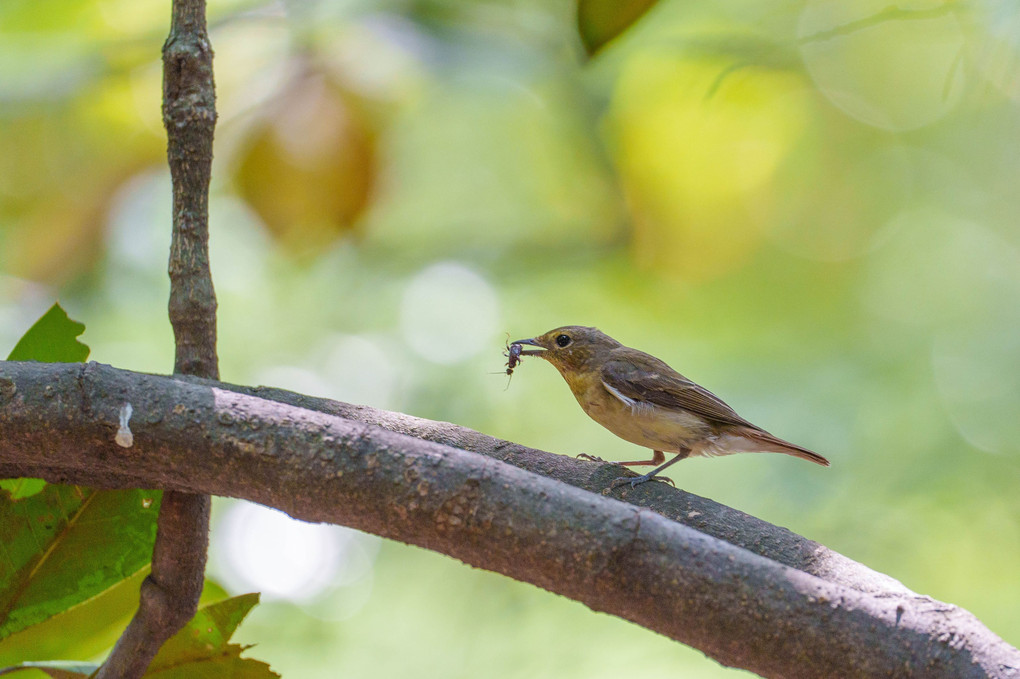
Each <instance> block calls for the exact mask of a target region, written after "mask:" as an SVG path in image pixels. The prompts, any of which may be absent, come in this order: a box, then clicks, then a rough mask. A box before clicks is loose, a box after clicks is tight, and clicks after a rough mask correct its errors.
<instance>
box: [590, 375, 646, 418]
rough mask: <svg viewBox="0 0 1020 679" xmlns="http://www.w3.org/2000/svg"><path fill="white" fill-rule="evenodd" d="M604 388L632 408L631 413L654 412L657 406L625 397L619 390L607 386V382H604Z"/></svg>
mask: <svg viewBox="0 0 1020 679" xmlns="http://www.w3.org/2000/svg"><path fill="white" fill-rule="evenodd" d="M602 386H603V387H605V388H606V391H608V392H609V393H610V394H612V395H613V396H614V397H615V398H616V399H617V400H618V401H619V402H620V403H622V404H623V405H625V406H627V407H628V408H630V411H631V412H632V413H633V412H637V411H639V410H652V409H654V408H655V405H654V404H652V403H648V402H647V401H638V400H637V399H634V398H630V397H629V396H624V395H623V394H621V393H620V391H619V390H618V389H614V388H613V387H612V386H611V385H609V384H607V383H606V381H605V380H602Z"/></svg>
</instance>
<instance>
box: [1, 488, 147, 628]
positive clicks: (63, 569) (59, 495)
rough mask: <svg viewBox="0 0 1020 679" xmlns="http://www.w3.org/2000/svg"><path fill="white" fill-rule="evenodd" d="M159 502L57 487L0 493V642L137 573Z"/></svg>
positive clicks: (132, 494) (142, 493) (138, 494)
mask: <svg viewBox="0 0 1020 679" xmlns="http://www.w3.org/2000/svg"><path fill="white" fill-rule="evenodd" d="M159 498H160V493H159V492H158V491H146V490H113V491H97V490H92V489H90V488H83V487H80V486H64V485H59V484H47V485H46V487H45V488H43V490H42V491H41V492H39V493H37V494H35V495H32V496H31V497H27V498H22V499H20V500H14V499H12V498H11V497H10V496H9V495H7V494H6V493H0V639H3V638H4V637H7V636H9V635H10V634H13V633H14V632H17V631H18V630H22V629H24V628H26V627H28V626H29V625H33V624H35V623H37V622H41V621H43V620H46V619H47V618H49V617H51V616H53V615H55V614H56V613H59V612H61V611H63V610H66V609H68V608H70V607H71V606H74V605H75V604H79V603H81V602H82V601H85V600H86V599H89V598H91V597H93V596H95V595H97V594H99V593H100V592H102V591H104V590H105V589H107V588H108V587H111V586H112V585H114V584H116V583H118V582H120V581H121V580H123V579H124V578H127V577H129V576H130V575H132V574H133V573H135V572H137V571H138V570H139V569H140V568H143V567H144V566H145V565H146V564H147V563H148V562H149V560H150V559H151V557H152V545H153V542H154V541H155V537H156V515H157V512H158V510H159Z"/></svg>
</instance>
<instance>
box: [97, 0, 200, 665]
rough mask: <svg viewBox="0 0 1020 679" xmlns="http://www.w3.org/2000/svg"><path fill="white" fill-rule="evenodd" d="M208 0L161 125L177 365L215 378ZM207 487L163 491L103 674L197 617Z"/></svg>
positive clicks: (179, 9) (148, 652)
mask: <svg viewBox="0 0 1020 679" xmlns="http://www.w3.org/2000/svg"><path fill="white" fill-rule="evenodd" d="M212 56H213V55H212V48H211V46H210V44H209V36H208V32H207V30H206V21H205V0H173V18H172V22H171V26H170V35H169V36H168V38H167V41H166V43H165V44H164V45H163V123H164V125H165V127H166V130H167V159H168V161H169V164H170V174H171V177H172V178H173V237H172V242H171V245H170V263H169V274H170V303H169V314H170V323H171V325H173V329H174V341H175V345H176V356H175V359H174V372H175V373H179V374H185V375H195V376H199V377H206V378H210V379H216V378H218V377H219V367H218V362H217V357H216V293H215V292H214V290H213V284H212V274H211V272H210V270H209V178H210V174H211V169H212V145H213V130H214V128H215V126H216V94H215V88H214V85H213V71H212ZM209 504H210V498H209V496H208V495H194V494H190V493H181V492H177V491H167V492H166V493H164V495H163V501H162V505H161V507H160V511H159V518H158V520H157V529H156V544H155V546H154V548H153V555H152V572H151V574H150V575H149V576H148V577H147V578H146V579H145V581H144V582H143V583H142V590H141V597H140V600H139V605H138V611H137V612H136V613H135V616H134V618H133V619H132V620H131V623H130V624H129V625H128V627H127V629H125V630H124V634H123V635H122V636H121V638H120V640H119V641H118V642H117V645H116V646H115V647H114V649H113V651H112V652H111V653H110V657H109V658H107V661H106V662H105V663H104V664H103V666H102V668H100V670H99V672H98V674H97V677H99V679H111V678H112V677H140V676H141V675H142V674H144V672H145V670H146V668H147V667H148V666H149V663H150V662H151V661H152V658H153V657H155V655H156V652H157V651H159V648H160V647H161V646H162V645H163V643H164V642H165V641H166V640H167V639H169V638H170V637H171V636H173V634H174V633H176V632H177V631H178V630H179V629H180V628H181V627H183V626H184V625H185V623H187V622H188V620H190V619H191V618H192V617H193V616H194V615H195V610H196V609H197V607H198V598H199V595H200V594H201V593H202V583H203V579H204V573H205V560H206V552H207V550H208V546H209Z"/></svg>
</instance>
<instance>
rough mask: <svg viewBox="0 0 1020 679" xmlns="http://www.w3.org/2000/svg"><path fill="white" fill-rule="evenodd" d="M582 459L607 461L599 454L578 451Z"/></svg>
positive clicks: (579, 457)
mask: <svg viewBox="0 0 1020 679" xmlns="http://www.w3.org/2000/svg"><path fill="white" fill-rule="evenodd" d="M576 457H577V458H578V459H580V460H591V461H592V462H605V460H603V459H602V458H601V457H599V456H598V455H589V454H588V453H578V454H577V456H576Z"/></svg>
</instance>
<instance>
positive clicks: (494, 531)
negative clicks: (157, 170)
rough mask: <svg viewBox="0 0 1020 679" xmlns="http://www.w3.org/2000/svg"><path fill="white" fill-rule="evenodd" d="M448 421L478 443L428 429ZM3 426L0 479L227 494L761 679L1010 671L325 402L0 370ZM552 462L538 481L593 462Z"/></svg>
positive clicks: (939, 616) (697, 537) (764, 561)
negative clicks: (503, 582) (128, 410)
mask: <svg viewBox="0 0 1020 679" xmlns="http://www.w3.org/2000/svg"><path fill="white" fill-rule="evenodd" d="M275 395H276V396H280V394H279V393H277V394H275ZM124 402H130V403H131V404H132V406H133V407H134V411H135V413H136V414H137V416H136V418H135V419H134V420H133V422H134V426H132V430H133V433H134V441H135V443H134V446H133V447H131V448H121V447H120V446H118V445H116V444H115V443H114V437H115V434H116V431H117V428H118V412H119V409H120V406H121V405H122V404H123V403H124ZM320 405H322V404H321V403H320ZM366 419H368V418H367V417H366ZM419 422H420V421H419ZM421 426H424V425H423V424H422V425H421ZM446 427H449V432H450V434H449V436H451V437H452V438H453V439H458V438H463V437H468V438H470V437H471V436H472V434H471V433H469V432H466V431H465V430H460V429H458V428H454V427H451V426H450V425H442V424H439V423H432V424H431V425H428V427H426V428H432V429H433V431H434V432H435V431H438V430H439V429H443V428H446ZM0 431H2V432H3V436H2V437H0V475H2V476H25V475H29V476H39V477H43V478H46V479H48V480H50V481H57V482H75V483H86V484H90V485H95V486H101V487H158V488H167V489H172V490H176V491H181V492H192V493H211V494H217V495H225V496H230V497H240V498H246V499H249V500H253V501H255V502H260V503H262V504H266V505H270V506H274V507H278V508H280V509H282V510H284V511H286V512H287V513H289V514H291V515H292V516H295V517H298V518H301V519H305V520H309V521H327V522H331V523H338V524H343V525H348V526H353V527H355V528H360V529H362V530H367V531H370V532H373V533H376V534H378V535H382V536H385V537H389V538H393V539H396V540H401V541H404V542H408V543H411V544H415V545H420V546H423V547H426V548H429V549H434V550H437V551H441V552H444V553H446V554H450V555H452V556H454V557H456V558H459V559H461V560H463V561H465V562H467V563H469V564H472V565H474V566H478V567H481V568H486V569H489V570H493V571H497V572H500V573H503V574H506V575H508V576H510V577H513V578H516V579H518V580H523V581H526V582H531V583H533V584H536V585H538V586H540V587H543V588H545V589H548V590H550V591H554V592H558V593H560V594H563V595H565V596H568V597H571V598H573V599H576V600H578V601H581V602H583V603H585V604H587V605H588V606H590V607H591V608H593V609H595V610H599V611H605V612H608V613H612V614H614V615H618V616H620V617H623V618H626V619H628V620H632V621H634V622H636V623H638V624H640V625H643V626H645V627H647V628H649V629H652V630H655V631H658V632H660V633H662V634H665V635H667V636H669V637H671V638H673V639H676V640H678V641H681V642H683V643H686V644H689V645H691V646H694V647H696V648H699V649H701V650H702V651H704V652H705V653H706V654H708V655H710V656H711V657H713V658H715V659H716V660H718V661H719V662H721V663H723V664H726V665H732V666H737V667H744V668H747V669H749V670H751V671H754V672H757V673H759V674H761V675H763V676H767V677H832V676H854V677H999V678H1013V679H1016V677H1020V669H1018V668H1020V652H1018V651H1017V650H1016V649H1014V648H1012V647H1010V646H1009V645H1008V644H1006V643H1005V642H1004V641H1002V640H1001V639H999V638H998V637H996V636H995V635H994V634H993V633H991V632H990V631H989V630H988V629H987V628H985V627H984V626H983V625H981V623H980V622H979V621H978V620H976V619H975V618H974V617H973V616H972V615H971V614H969V613H967V612H966V611H964V610H962V609H960V608H957V607H955V606H952V605H948V604H943V603H940V602H937V601H933V600H932V599H929V598H927V597H920V596H917V595H915V594H913V593H911V592H909V591H908V590H905V589H903V588H902V586H900V585H898V583H897V584H896V585H895V586H893V587H891V588H888V589H886V588H883V587H882V586H878V585H874V586H875V587H877V588H876V589H874V590H873V591H871V592H866V591H861V590H860V589H855V588H852V587H848V586H845V585H843V584H839V583H838V582H835V581H834V580H833V579H826V578H825V577H819V576H818V575H812V574H810V573H808V572H805V571H804V570H799V569H798V568H793V567H790V566H787V565H783V564H781V563H778V562H776V561H774V560H772V559H769V558H765V557H763V556H760V555H758V554H754V553H752V552H751V551H749V550H748V549H744V548H742V547H738V546H735V545H734V544H731V543H729V542H726V541H724V540H720V539H716V538H713V537H711V536H709V535H706V534H704V533H701V532H698V531H697V530H694V529H692V528H691V527H689V526H685V525H682V524H680V523H678V522H677V521H674V520H672V519H670V518H667V517H665V516H662V515H661V514H659V513H657V512H654V511H651V510H649V509H646V508H642V507H636V506H633V505H631V504H627V503H624V502H620V501H618V500H616V499H614V498H610V497H605V496H602V495H600V494H596V493H592V492H587V491H585V490H583V489H581V488H575V487H571V486H570V485H568V484H565V483H559V482H557V481H556V480H554V479H551V478H547V477H545V476H542V475H539V474H536V473H531V472H528V471H525V470H523V469H520V468H517V467H514V466H511V465H508V464H503V463H502V462H500V461H498V460H494V459H491V458H487V457H484V456H481V455H476V454H473V453H470V452H466V451H464V450H461V449H458V448H455V447H452V446H448V445H442V444H439V443H434V442H431V441H425V440H422V439H420V438H414V437H411V436H406V435H403V434H399V433H396V432H394V431H390V430H388V429H383V428H380V427H377V426H374V425H371V424H367V423H366V422H360V421H355V420H351V419H347V418H343V417H340V416H338V415H331V414H327V413H325V412H322V409H321V408H320V409H318V410H312V409H307V408H299V407H295V406H292V405H288V404H286V403H281V402H280V401H274V400H267V399H264V398H259V397H255V396H251V395H248V394H243V393H239V391H236V390H231V389H230V388H225V387H224V386H221V385H214V384H211V383H196V382H195V381H185V380H183V379H174V378H168V377H159V376H152V375H140V374H136V373H131V372H128V371H123V370H117V369H114V368H110V367H107V366H101V365H97V364H89V365H87V366H74V365H70V366H68V365H48V364H19V363H5V364H0ZM536 452H537V451H536ZM561 461H562V466H560V465H550V466H549V469H550V470H551V471H550V473H552V474H556V473H558V470H560V469H565V468H567V467H577V468H595V469H596V470H597V469H598V467H597V465H591V464H590V463H585V462H580V461H575V460H570V459H567V458H561ZM644 493H655V494H662V493H665V494H667V495H668V494H672V493H676V491H673V490H670V489H667V488H658V487H652V488H650V489H648V490H647V491H645V490H643V488H641V487H639V488H637V489H634V490H629V491H627V499H628V500H633V499H635V498H637V497H639V496H641V495H642V494H644ZM706 508H708V507H707V506H706ZM730 520H734V521H736V522H737V523H740V522H741V521H742V519H741V517H740V515H739V514H737V513H732V510H723V511H722V514H721V516H720V517H718V519H714V520H713V521H712V522H710V523H717V524H719V525H721V524H725V523H726V522H727V521H730ZM722 532H726V531H725V530H723V531H722ZM737 532H738V533H739V531H737ZM741 540H744V541H745V542H746V541H748V540H747V539H746V538H741ZM749 542H750V545H749V546H752V547H753V546H754V545H755V541H754V540H750V541H749ZM766 543H767V541H765V542H763V543H762V544H766ZM768 549H769V548H768V547H765V548H764V549H760V550H759V551H768ZM822 575H824V572H823V573H822Z"/></svg>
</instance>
